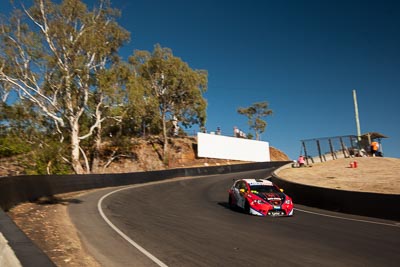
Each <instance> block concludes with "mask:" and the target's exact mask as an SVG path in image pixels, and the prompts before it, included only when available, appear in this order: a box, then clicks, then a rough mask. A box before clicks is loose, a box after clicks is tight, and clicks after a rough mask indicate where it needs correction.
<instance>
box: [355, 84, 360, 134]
mask: <svg viewBox="0 0 400 267" xmlns="http://www.w3.org/2000/svg"><path fill="white" fill-rule="evenodd" d="M353 99H354V113H355V116H356V125H357V140H358V141H360V140H361V130H360V120H359V118H358V105H357V95H356V90H353Z"/></svg>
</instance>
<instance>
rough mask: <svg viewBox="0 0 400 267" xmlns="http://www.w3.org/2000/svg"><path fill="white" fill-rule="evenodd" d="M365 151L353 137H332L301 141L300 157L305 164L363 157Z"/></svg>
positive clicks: (355, 137)
mask: <svg viewBox="0 0 400 267" xmlns="http://www.w3.org/2000/svg"><path fill="white" fill-rule="evenodd" d="M364 153H365V150H363V149H362V146H361V144H360V142H359V141H358V140H357V136H355V135H345V136H334V137H324V138H315V139H307V140H301V152H300V154H301V155H304V157H305V159H306V161H307V164H310V163H314V162H315V161H319V162H325V161H327V160H333V159H338V158H349V157H355V156H363V154H364Z"/></svg>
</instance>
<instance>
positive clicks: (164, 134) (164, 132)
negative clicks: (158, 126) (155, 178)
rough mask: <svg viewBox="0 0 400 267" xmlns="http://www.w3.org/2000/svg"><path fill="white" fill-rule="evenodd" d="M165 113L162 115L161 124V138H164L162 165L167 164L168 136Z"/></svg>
mask: <svg viewBox="0 0 400 267" xmlns="http://www.w3.org/2000/svg"><path fill="white" fill-rule="evenodd" d="M165 117H166V116H165V112H163V114H162V124H163V137H164V146H163V147H164V148H163V152H164V153H163V161H164V164H167V163H168V135H167V122H166V118H165Z"/></svg>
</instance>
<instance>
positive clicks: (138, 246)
mask: <svg viewBox="0 0 400 267" xmlns="http://www.w3.org/2000/svg"><path fill="white" fill-rule="evenodd" d="M201 177H202V176H198V177H178V178H172V179H168V180H162V181H155V182H148V183H144V184H135V185H131V186H127V187H123V188H120V189H117V190H114V191H112V192H109V193H107V194H105V195H104V196H102V197H101V198H100V199H99V201H98V202H97V209H98V211H99V213H100V215H101V217H102V218H103V219H104V221H105V222H106V223H107V224H108V225H109V226H110V227H111V228H112V229H113V230H114V231H115V232H117V233H118V234H119V235H120V236H121V237H122V238H123V239H125V240H126V241H128V242H129V244H131V245H132V246H134V247H135V248H136V249H138V250H139V251H140V252H142V253H143V254H144V255H146V256H147V257H148V258H149V259H150V260H152V261H153V262H154V263H156V264H157V265H158V266H160V267H168V265H166V264H165V263H163V262H162V261H160V260H159V259H158V258H157V257H155V256H154V255H153V254H151V253H150V252H148V251H147V250H146V249H144V248H143V247H142V246H140V245H139V244H138V243H136V242H135V241H133V240H132V239H131V238H129V236H127V235H126V234H124V233H123V232H122V231H121V230H120V229H119V228H118V227H116V226H115V225H114V224H113V223H112V222H111V221H110V220H109V219H108V218H107V216H106V215H105V214H104V211H103V208H102V207H101V204H102V203H103V200H104V199H106V198H107V197H109V196H111V195H112V194H115V193H117V192H120V191H123V190H127V189H131V188H135V187H142V186H148V185H154V184H161V183H169V182H174V181H181V180H188V179H198V178H201Z"/></svg>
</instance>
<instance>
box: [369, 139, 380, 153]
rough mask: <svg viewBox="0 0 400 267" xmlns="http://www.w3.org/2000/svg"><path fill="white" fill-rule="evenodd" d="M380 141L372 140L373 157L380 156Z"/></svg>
mask: <svg viewBox="0 0 400 267" xmlns="http://www.w3.org/2000/svg"><path fill="white" fill-rule="evenodd" d="M378 150H379V143H378V142H376V141H373V142H371V154H372V156H373V157H376V156H378Z"/></svg>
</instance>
